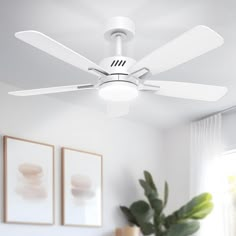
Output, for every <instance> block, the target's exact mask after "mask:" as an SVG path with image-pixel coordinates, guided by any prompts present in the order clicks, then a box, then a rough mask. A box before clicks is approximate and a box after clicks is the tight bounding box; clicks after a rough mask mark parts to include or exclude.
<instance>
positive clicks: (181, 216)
mask: <svg viewBox="0 0 236 236" xmlns="http://www.w3.org/2000/svg"><path fill="white" fill-rule="evenodd" d="M211 200H212V196H211V194H209V193H203V194H200V195H198V196H196V197H194V198H193V199H192V200H191V201H189V202H188V203H187V204H186V205H184V206H182V207H181V208H180V209H179V210H177V211H175V212H174V213H172V214H171V215H169V216H168V217H167V218H166V220H165V224H166V226H167V227H168V226H170V225H171V224H176V223H179V222H180V221H182V220H185V219H203V218H205V217H206V216H207V215H208V214H209V213H210V212H211V211H212V208H213V203H212V202H211Z"/></svg>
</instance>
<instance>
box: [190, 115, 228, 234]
mask: <svg viewBox="0 0 236 236" xmlns="http://www.w3.org/2000/svg"><path fill="white" fill-rule="evenodd" d="M221 129H222V117H221V114H217V115H214V116H211V117H209V118H206V119H203V120H200V121H197V122H193V123H192V124H191V162H190V163H191V164H190V176H191V179H190V195H191V197H193V196H195V195H197V194H200V193H203V192H210V193H211V194H212V195H213V201H214V210H213V212H212V213H211V215H209V216H208V217H207V218H206V219H204V220H203V221H201V228H200V230H199V232H198V233H197V235H198V236H211V235H214V236H223V235H225V233H224V223H223V222H224V221H223V220H224V217H223V208H222V201H223V191H222V189H223V188H222V184H223V183H222V181H223V178H222V169H221V168H220V161H221V160H220V157H221V153H222V138H221Z"/></svg>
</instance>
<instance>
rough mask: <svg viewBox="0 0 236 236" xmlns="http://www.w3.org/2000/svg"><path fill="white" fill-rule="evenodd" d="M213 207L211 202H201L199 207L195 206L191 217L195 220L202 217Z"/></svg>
mask: <svg viewBox="0 0 236 236" xmlns="http://www.w3.org/2000/svg"><path fill="white" fill-rule="evenodd" d="M213 208H214V205H213V203H212V202H206V203H204V204H201V205H200V206H199V207H196V208H195V209H194V212H193V214H192V215H191V218H192V219H195V220H200V219H203V218H205V217H206V216H207V215H209V214H210V213H211V212H212V210H213Z"/></svg>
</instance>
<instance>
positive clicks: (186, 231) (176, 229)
mask: <svg viewBox="0 0 236 236" xmlns="http://www.w3.org/2000/svg"><path fill="white" fill-rule="evenodd" d="M199 228H200V224H199V222H198V221H192V222H184V223H179V224H174V225H172V226H171V227H170V228H169V230H168V231H167V233H166V234H165V235H166V236H188V235H191V234H194V233H195V232H197V231H198V230H199Z"/></svg>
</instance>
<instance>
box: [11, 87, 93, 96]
mask: <svg viewBox="0 0 236 236" xmlns="http://www.w3.org/2000/svg"><path fill="white" fill-rule="evenodd" d="M94 88H95V86H94V85H92V84H83V85H68V86H60V87H50V88H41V89H30V90H21V91H14V92H9V93H8V94H9V95H14V96H33V95H43V94H51V93H64V92H71V91H77V90H84V89H94Z"/></svg>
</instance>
